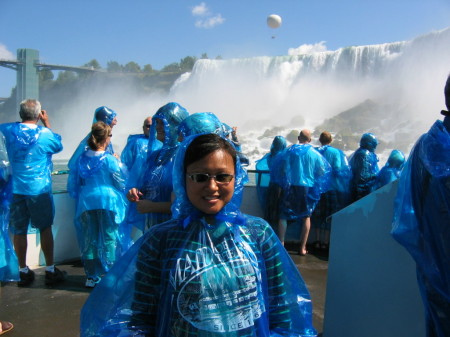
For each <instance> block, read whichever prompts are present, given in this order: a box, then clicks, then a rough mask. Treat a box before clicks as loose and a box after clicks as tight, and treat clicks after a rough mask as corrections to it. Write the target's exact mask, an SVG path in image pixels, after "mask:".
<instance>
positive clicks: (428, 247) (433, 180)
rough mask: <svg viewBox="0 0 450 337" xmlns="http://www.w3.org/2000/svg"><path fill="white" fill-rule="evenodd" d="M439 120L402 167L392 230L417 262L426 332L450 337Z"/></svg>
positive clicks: (449, 258)
mask: <svg viewBox="0 0 450 337" xmlns="http://www.w3.org/2000/svg"><path fill="white" fill-rule="evenodd" d="M446 122H447V125H449V126H447V128H445V127H444V124H443V123H442V122H441V121H436V122H435V123H434V125H433V126H432V127H431V129H430V131H429V132H428V133H426V134H424V135H423V136H422V137H421V138H420V139H419V140H418V141H417V143H416V145H415V146H414V148H413V149H412V151H411V154H410V156H409V158H408V161H407V163H406V165H405V168H404V169H403V171H402V174H401V177H400V180H399V184H398V191H397V196H396V199H395V210H394V220H393V228H392V235H393V237H394V238H395V239H396V240H397V241H398V242H399V243H400V244H401V245H403V246H404V247H405V248H406V249H407V250H408V252H409V253H410V254H411V256H412V257H413V259H414V260H415V261H416V264H417V275H418V283H419V288H420V291H421V294H422V298H423V302H424V306H425V312H426V322H427V330H428V331H427V336H438V337H444V336H450V227H449V226H450V133H449V130H450V119H449V118H448V117H446Z"/></svg>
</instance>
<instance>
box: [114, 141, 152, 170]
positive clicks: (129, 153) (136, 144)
mask: <svg viewBox="0 0 450 337" xmlns="http://www.w3.org/2000/svg"><path fill="white" fill-rule="evenodd" d="M147 148H148V137H146V136H145V135H144V134H139V135H129V136H128V139H127V144H126V145H125V148H124V149H123V151H122V153H121V155H120V160H121V161H122V163H124V164H125V165H126V166H127V168H128V171H131V169H132V168H133V165H134V163H135V162H136V160H137V158H138V157H142V156H143V155H144V157H145V158H146V157H147Z"/></svg>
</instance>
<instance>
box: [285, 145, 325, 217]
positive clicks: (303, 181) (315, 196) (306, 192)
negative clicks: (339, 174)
mask: <svg viewBox="0 0 450 337" xmlns="http://www.w3.org/2000/svg"><path fill="white" fill-rule="evenodd" d="M278 166H281V167H279V172H280V178H279V181H280V184H281V187H282V188H283V200H282V210H281V212H282V214H283V215H282V217H283V218H284V219H287V220H295V219H301V218H304V217H307V216H310V215H311V214H312V212H313V211H314V209H315V207H316V205H317V202H318V201H319V199H320V195H321V194H322V193H325V192H326V191H327V190H328V188H329V184H330V175H331V167H330V164H328V162H327V161H326V160H325V158H324V157H323V156H322V155H321V154H320V153H319V152H317V150H316V149H314V147H312V146H311V145H310V144H294V145H292V146H291V147H289V148H288V149H287V150H286V151H285V155H284V158H283V159H282V161H281V162H280V164H279V165H278ZM298 187H300V189H299V188H298Z"/></svg>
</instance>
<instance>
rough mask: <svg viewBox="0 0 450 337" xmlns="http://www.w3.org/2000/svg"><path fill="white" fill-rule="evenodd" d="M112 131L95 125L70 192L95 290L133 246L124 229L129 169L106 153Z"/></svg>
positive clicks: (71, 178) (86, 267)
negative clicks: (74, 202) (117, 260)
mask: <svg viewBox="0 0 450 337" xmlns="http://www.w3.org/2000/svg"><path fill="white" fill-rule="evenodd" d="M111 137H112V134H111V128H110V127H109V126H108V125H107V124H105V123H103V122H97V123H95V124H94V125H93V126H92V130H91V133H90V137H89V139H88V140H87V144H88V146H89V150H87V151H85V152H84V153H83V154H82V155H81V156H80V157H78V160H77V162H76V164H75V165H74V167H73V169H72V170H71V171H70V175H69V182H68V190H69V193H70V195H71V196H72V197H74V198H76V199H77V205H76V212H75V226H76V229H77V235H78V243H79V245H80V250H81V258H82V260H83V264H84V270H85V272H86V276H87V280H86V287H88V288H93V287H95V285H96V284H97V283H98V282H100V280H101V277H102V276H103V275H104V274H105V273H106V272H107V271H108V270H109V269H110V268H111V267H112V265H113V264H114V262H115V261H116V259H117V258H118V257H119V256H120V255H121V254H122V253H123V252H124V251H126V249H127V248H128V247H129V245H130V238H129V236H130V231H129V229H128V228H124V226H121V223H122V222H123V220H124V218H125V210H126V203H127V201H126V198H125V194H124V190H125V179H126V169H125V168H124V167H125V166H123V165H121V164H120V162H119V160H118V159H117V158H115V157H114V156H113V155H111V154H109V153H107V152H106V151H105V150H106V148H107V147H108V144H109V143H110V141H111Z"/></svg>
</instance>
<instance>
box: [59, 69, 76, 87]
mask: <svg viewBox="0 0 450 337" xmlns="http://www.w3.org/2000/svg"><path fill="white" fill-rule="evenodd" d="M77 78H78V77H77V75H76V74H75V73H74V72H73V71H66V70H64V71H60V72H59V74H58V77H57V78H56V83H57V84H58V85H64V84H67V83H70V82H74V81H76V80H77Z"/></svg>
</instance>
